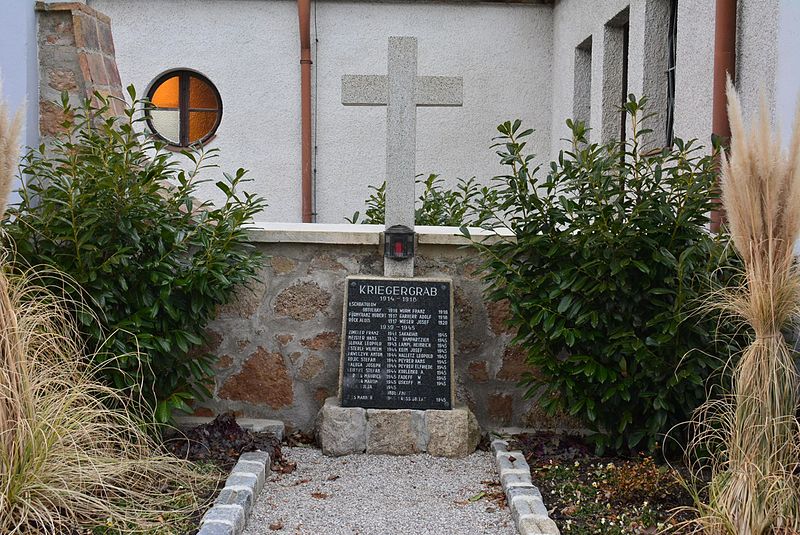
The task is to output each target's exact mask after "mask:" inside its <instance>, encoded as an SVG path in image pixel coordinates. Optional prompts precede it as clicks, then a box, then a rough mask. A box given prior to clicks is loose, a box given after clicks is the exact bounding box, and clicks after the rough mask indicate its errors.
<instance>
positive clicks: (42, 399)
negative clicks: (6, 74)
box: [0, 93, 216, 534]
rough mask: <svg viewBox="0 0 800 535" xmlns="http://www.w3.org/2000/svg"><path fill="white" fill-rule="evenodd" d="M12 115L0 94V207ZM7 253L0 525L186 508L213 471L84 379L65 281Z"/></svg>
mask: <svg viewBox="0 0 800 535" xmlns="http://www.w3.org/2000/svg"><path fill="white" fill-rule="evenodd" d="M1 94H2V93H0V95H1ZM20 117H21V115H19V114H17V115H16V116H15V118H14V119H10V118H9V111H8V107H7V105H6V104H5V102H3V101H2V99H0V185H2V188H1V189H2V191H0V199H1V200H2V202H3V204H2V206H3V207H5V200H6V199H7V198H8V192H9V189H10V185H11V182H12V176H13V171H14V168H15V165H14V162H16V161H17V157H18V154H19V152H18V151H19V148H18V146H17V139H18V137H19V131H20V124H21V119H20ZM8 254H9V253H8V252H0V365H1V366H0V533H3V534H63V533H77V532H78V531H77V530H79V529H80V530H82V531H83V530H85V529H96V528H98V526H102V527H103V528H102V529H105V530H106V531H104V533H113V532H141V531H145V530H148V529H150V528H152V527H154V526H161V527H162V528H164V527H166V526H165V525H166V524H168V523H169V522H170V519H174V518H177V517H181V516H183V517H185V516H188V515H189V514H191V513H193V512H194V511H196V510H197V509H198V507H200V506H201V504H199V503H198V498H197V496H198V494H199V492H200V491H202V490H203V489H205V488H208V487H209V486H210V485H213V483H214V482H215V480H216V478H215V477H214V476H210V475H206V474H203V473H202V472H201V471H198V469H197V468H196V467H195V466H194V465H192V464H191V463H189V462H188V461H184V460H181V459H178V458H176V457H172V456H169V455H167V454H166V453H161V452H162V451H163V450H162V449H161V448H160V445H159V444H158V443H157V442H155V441H154V440H153V439H152V438H151V436H150V435H148V433H147V426H146V425H144V424H143V423H142V422H141V421H139V420H137V419H136V418H135V417H133V416H132V415H131V413H130V412H128V410H126V409H125V407H129V406H130V405H131V401H130V400H129V399H124V398H123V397H122V396H121V395H120V394H119V393H118V392H117V391H115V390H114V389H112V388H109V387H107V386H104V385H103V384H102V383H99V382H98V381H97V380H96V379H95V377H96V371H97V370H94V369H92V368H91V367H90V366H89V365H88V364H87V362H89V361H90V358H87V351H86V347H84V343H83V341H82V340H83V339H82V337H81V333H80V331H79V329H78V326H77V324H76V323H75V321H74V320H73V316H72V314H71V313H70V312H69V310H70V308H73V309H74V307H75V306H78V305H76V304H75V303H70V302H68V301H67V300H66V299H65V298H64V297H62V295H61V294H62V293H63V294H65V293H66V292H53V291H52V290H51V289H52V288H54V287H55V288H58V284H61V285H67V284H69V281H67V280H66V279H65V278H63V277H61V276H60V275H58V274H53V273H46V272H45V271H43V270H29V271H27V272H24V273H14V272H12V270H11V269H10V268H9V265H10V262H8V261H7V260H8ZM109 407H117V408H114V409H110V408H109Z"/></svg>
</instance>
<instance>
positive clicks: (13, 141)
mask: <svg viewBox="0 0 800 535" xmlns="http://www.w3.org/2000/svg"><path fill="white" fill-rule="evenodd" d="M23 117H24V114H23V111H22V108H20V109H19V110H17V112H16V113H15V114H14V115H13V116H12V115H11V109H10V107H9V105H8V103H7V102H6V101H5V98H4V97H3V80H2V77H0V218H2V217H3V214H4V213H5V210H6V206H7V205H8V198H9V195H10V194H11V185H12V184H13V183H14V171H15V170H16V168H17V163H18V162H19V149H20V145H19V140H20V135H21V133H22V119H23Z"/></svg>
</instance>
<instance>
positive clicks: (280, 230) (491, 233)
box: [248, 221, 514, 246]
mask: <svg viewBox="0 0 800 535" xmlns="http://www.w3.org/2000/svg"><path fill="white" fill-rule="evenodd" d="M383 229H384V226H383V225H351V224H349V223H284V222H280V223H273V222H262V221H256V222H254V223H253V225H252V226H251V227H250V228H249V229H248V234H249V236H250V241H252V242H253V243H321V244H324V243H327V244H334V245H375V246H377V245H380V243H381V236H382V234H383ZM415 230H416V232H417V237H418V240H419V241H418V243H419V244H420V245H469V243H470V240H468V239H467V238H465V237H464V236H463V235H462V234H461V230H460V229H459V227H428V226H421V225H420V226H417V227H416V228H415ZM469 233H470V235H471V236H473V237H476V238H485V240H484V241H488V242H493V241H496V240H498V239H503V238H509V237H513V236H514V234H513V232H511V231H510V230H509V229H507V228H499V229H496V230H486V229H483V228H480V227H469Z"/></svg>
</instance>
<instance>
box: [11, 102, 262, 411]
mask: <svg viewBox="0 0 800 535" xmlns="http://www.w3.org/2000/svg"><path fill="white" fill-rule="evenodd" d="M129 93H130V96H131V99H132V101H133V104H132V105H130V106H127V107H126V110H125V114H124V116H122V117H114V116H111V115H110V114H108V113H107V110H108V104H109V101H108V100H106V99H104V98H102V97H101V96H99V95H96V96H95V101H94V102H96V104H95V103H92V102H89V101H87V102H86V104H85V106H84V108H82V109H80V108H73V107H71V106H70V105H69V103H68V100H67V97H66V95H65V96H64V97H63V99H62V105H63V108H64V116H65V117H66V119H65V120H64V122H63V124H62V125H61V126H62V127H63V133H62V134H60V135H58V136H57V137H56V138H55V139H54V140H53V142H52V144H51V145H50V146H49V147H47V148H45V147H44V146H42V147H40V148H39V149H36V150H31V151H30V152H29V153H28V154H27V156H26V157H25V158H24V160H23V163H22V172H23V173H24V174H25V175H26V177H27V180H26V181H25V185H24V186H23V188H22V190H21V192H20V194H21V197H22V200H21V202H20V203H19V205H18V206H16V207H14V208H12V209H10V210H9V212H8V214H7V217H6V225H5V226H6V231H7V237H8V240H7V243H13V244H14V246H15V247H16V249H17V253H18V256H19V257H20V260H21V261H23V262H24V263H26V264H27V265H30V266H35V265H48V266H53V267H55V268H56V269H58V270H59V271H61V272H64V273H67V274H68V275H70V276H71V277H72V278H73V279H74V280H75V281H76V282H77V285H74V286H70V287H69V288H68V292H69V295H70V297H71V298H72V299H73V301H76V302H77V301H81V300H83V299H85V298H86V296H90V297H89V299H90V300H91V303H92V305H93V310H94V312H95V314H96V316H97V317H98V318H100V322H99V323H98V322H95V321H94V318H93V317H92V316H91V315H86V314H83V313H82V312H81V310H80V309H76V310H75V313H76V314H77V318H78V320H79V321H80V323H81V325H82V327H83V330H84V332H85V334H86V336H87V337H88V339H89V340H90V341H91V343H92V344H93V345H94V346H96V347H98V348H100V350H99V351H98V352H96V353H92V354H93V355H94V358H96V359H97V361H98V362H97V363H98V364H103V365H102V366H101V368H100V369H101V370H102V373H103V375H104V377H105V378H106V381H107V384H110V385H113V386H115V387H117V388H120V389H132V390H135V392H134V394H135V395H141V396H143V397H144V399H145V400H146V401H147V402H148V404H149V406H150V407H151V408H153V409H155V415H156V418H157V420H158V421H162V422H163V421H167V420H168V419H169V418H170V416H171V414H172V411H173V410H175V409H180V410H187V409H188V405H187V403H188V402H190V401H191V400H193V399H196V398H202V397H205V396H207V395H208V391H207V388H206V386H205V384H206V381H207V378H208V377H209V376H210V375H211V374H212V368H211V364H212V362H213V360H212V359H213V356H212V355H210V354H207V353H204V352H203V351H198V350H197V349H198V348H200V347H201V346H202V345H203V343H204V336H205V326H206V324H207V323H208V322H209V320H211V319H212V318H213V317H214V315H215V313H216V310H217V306H218V305H220V304H222V303H225V302H226V301H228V300H229V299H231V297H232V295H233V292H234V291H235V290H236V289H237V288H238V287H240V286H241V285H243V284H246V283H247V282H248V281H250V280H252V279H253V278H254V277H255V274H256V272H257V270H258V268H259V266H260V265H261V258H260V256H259V254H258V253H257V252H255V251H254V250H253V248H252V246H251V245H250V244H249V243H248V239H247V234H246V225H247V224H248V222H249V221H250V220H251V218H252V217H253V215H254V214H256V213H258V212H259V211H260V210H261V209H262V208H263V207H264V206H265V204H264V201H263V200H262V199H260V198H258V197H256V196H254V195H250V194H247V193H239V192H238V189H239V187H240V186H241V185H242V183H243V182H245V181H246V179H245V171H244V170H242V169H239V170H238V171H237V172H236V173H235V174H234V175H228V174H225V175H224V178H223V179H222V180H219V181H218V182H216V186H217V187H218V188H219V189H220V190H221V191H222V192H223V193H224V195H225V201H224V202H223V203H221V204H220V205H219V206H218V207H214V206H212V205H211V203H210V202H202V201H198V200H197V199H196V198H195V197H194V195H195V192H196V189H197V186H198V184H200V183H201V182H202V180H201V179H200V176H199V175H200V172H201V171H203V170H208V169H209V168H210V167H213V166H212V165H211V164H210V163H209V157H211V156H213V155H214V154H213V153H204V152H202V150H201V149H199V148H197V149H193V150H189V151H185V152H183V155H184V156H185V157H186V158H187V159H188V160H189V161H191V162H192V164H193V166H192V168H191V170H189V171H184V170H183V169H182V168H181V167H180V166H179V165H178V163H177V160H176V158H175V157H174V155H173V154H172V153H171V152H169V151H168V150H167V149H166V146H165V144H164V143H162V142H160V141H158V140H155V139H152V138H151V137H149V136H148V135H147V134H146V133H145V132H143V129H142V128H141V124H140V122H141V121H142V120H143V119H142V118H141V117H140V115H141V114H140V113H139V112H138V111H137V109H139V108H140V107H141V106H143V105H145V104H146V103H144V102H141V101H137V100H136V95H135V93H134V91H133V88H132V87H131V88H129ZM106 354H109V355H124V356H122V357H118V358H116V359H114V360H112V361H111V362H109V363H108V365H105V364H104V363H103V361H104V360H105V356H104V355H106Z"/></svg>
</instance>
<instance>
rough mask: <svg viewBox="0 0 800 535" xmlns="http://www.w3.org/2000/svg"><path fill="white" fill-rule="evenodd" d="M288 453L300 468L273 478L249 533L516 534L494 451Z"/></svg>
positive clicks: (258, 504) (290, 450) (287, 450)
mask: <svg viewBox="0 0 800 535" xmlns="http://www.w3.org/2000/svg"><path fill="white" fill-rule="evenodd" d="M284 455H285V456H286V457H287V458H289V459H291V460H293V461H296V462H297V470H295V471H294V472H293V473H291V474H276V473H273V474H272V475H271V476H270V477H269V478H268V479H267V483H266V485H265V486H264V490H263V491H262V492H261V495H260V496H259V498H258V501H257V502H256V505H255V507H254V508H253V513H252V516H251V517H250V520H249V521H248V527H247V529H246V530H245V532H244V533H245V535H275V534H277V535H282V534H291V535H306V534H308V535H311V534H314V535H428V534H429V535H488V534H491V535H515V534H516V530H515V528H514V525H513V522H512V519H511V513H510V512H509V510H508V507H506V506H505V500H504V498H503V497H502V488H501V487H500V485H499V481H498V479H497V475H496V473H495V470H494V463H493V458H492V455H491V454H490V453H487V452H476V453H473V454H472V455H470V456H469V457H467V458H466V459H443V458H439V457H431V456H429V455H413V456H404V457H393V456H388V455H349V456H346V457H337V458H331V457H325V456H323V455H322V453H321V452H320V451H319V450H317V449H311V448H285V449H284ZM481 493H484V494H483V495H481V496H480V497H479V495H480V494H481ZM470 498H472V499H473V501H470Z"/></svg>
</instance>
